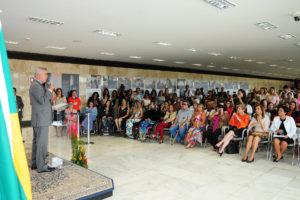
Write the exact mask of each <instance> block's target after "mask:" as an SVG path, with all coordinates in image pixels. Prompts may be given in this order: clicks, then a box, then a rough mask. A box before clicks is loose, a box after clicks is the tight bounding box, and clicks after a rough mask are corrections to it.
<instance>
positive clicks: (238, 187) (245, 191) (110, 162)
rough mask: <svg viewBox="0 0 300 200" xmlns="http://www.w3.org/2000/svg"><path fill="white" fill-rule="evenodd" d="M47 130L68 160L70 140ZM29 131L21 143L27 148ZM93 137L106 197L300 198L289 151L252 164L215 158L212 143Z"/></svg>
mask: <svg viewBox="0 0 300 200" xmlns="http://www.w3.org/2000/svg"><path fill="white" fill-rule="evenodd" d="M50 130H51V134H50V136H49V151H50V152H51V153H54V154H56V155H58V156H61V157H63V158H65V159H70V155H71V150H70V141H68V140H67V139H66V137H61V138H58V137H56V136H54V133H53V132H54V131H53V130H52V129H50ZM28 132H29V134H27V138H26V143H25V145H26V150H27V151H30V148H31V146H30V145H31V144H30V142H31V141H30V131H28ZM28 135H29V136H28ZM83 139H84V140H86V138H83ZM91 141H93V142H95V144H90V145H87V154H88V164H89V169H91V170H94V171H96V172H99V173H101V174H103V175H106V176H108V177H111V178H113V180H114V184H115V190H114V194H113V197H111V198H109V199H117V200H119V199H121V200H123V199H124V200H127V199H128V200H133V199H138V200H147V199H149V200H168V199H174V200H179V199H183V200H185V199H195V200H196V199H197V200H198V199H212V200H214V199H222V200H244V199H245V200H247V199H249V200H260V199H262V200H269V199H274V200H275V199H284V200H286V199H295V200H299V199H300V166H299V167H297V166H292V165H291V154H290V153H289V154H288V155H286V156H285V157H286V158H285V159H284V160H283V161H282V162H280V163H273V162H271V161H267V160H266V159H265V158H266V152H265V150H264V148H261V149H260V151H259V152H258V153H257V155H256V157H255V162H254V163H251V164H247V163H242V162H241V161H240V160H241V157H239V156H238V155H228V154H224V155H223V157H219V156H218V155H217V154H216V153H215V152H213V151H212V147H211V146H209V147H207V148H206V149H204V148H203V147H200V146H196V147H195V148H193V149H189V150H186V149H184V147H183V145H181V144H175V145H173V146H171V145H170V144H169V143H168V140H165V143H163V144H161V145H160V144H157V143H149V142H146V143H141V142H138V141H136V140H130V139H125V138H120V137H112V136H95V137H91Z"/></svg>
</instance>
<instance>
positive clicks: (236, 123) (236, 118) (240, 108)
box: [215, 104, 250, 156]
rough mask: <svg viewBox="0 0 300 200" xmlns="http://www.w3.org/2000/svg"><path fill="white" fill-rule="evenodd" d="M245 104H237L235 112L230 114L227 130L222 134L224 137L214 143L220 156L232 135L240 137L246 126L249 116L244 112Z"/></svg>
mask: <svg viewBox="0 0 300 200" xmlns="http://www.w3.org/2000/svg"><path fill="white" fill-rule="evenodd" d="M245 109H246V107H245V104H238V105H237V112H236V113H233V114H232V117H231V119H230V121H229V125H230V128H229V132H228V133H227V134H226V135H225V136H224V138H223V139H222V140H221V141H220V142H219V143H218V144H216V147H215V148H216V149H217V152H218V153H219V154H220V156H222V155H223V152H224V150H225V148H226V147H227V145H228V144H229V142H230V141H231V140H232V139H233V138H234V137H242V134H243V130H244V129H245V128H247V126H248V124H249V121H250V117H249V115H247V114H246V113H245Z"/></svg>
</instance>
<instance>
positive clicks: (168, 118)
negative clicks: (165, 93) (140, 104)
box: [151, 104, 177, 144]
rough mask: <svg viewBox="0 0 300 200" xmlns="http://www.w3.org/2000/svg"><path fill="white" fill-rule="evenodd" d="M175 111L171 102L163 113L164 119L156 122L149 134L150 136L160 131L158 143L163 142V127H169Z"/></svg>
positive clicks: (174, 116) (154, 135)
mask: <svg viewBox="0 0 300 200" xmlns="http://www.w3.org/2000/svg"><path fill="white" fill-rule="evenodd" d="M176 114H177V112H176V111H175V110H174V106H173V105H172V104H171V105H170V106H169V111H168V112H167V113H166V114H165V116H164V119H163V121H162V122H161V123H159V124H158V126H157V129H156V130H155V133H154V134H153V135H151V137H152V138H155V137H156V136H157V133H158V132H160V139H159V144H161V143H162V142H163V139H164V128H169V127H170V126H171V124H172V123H173V122H174V120H175V118H176Z"/></svg>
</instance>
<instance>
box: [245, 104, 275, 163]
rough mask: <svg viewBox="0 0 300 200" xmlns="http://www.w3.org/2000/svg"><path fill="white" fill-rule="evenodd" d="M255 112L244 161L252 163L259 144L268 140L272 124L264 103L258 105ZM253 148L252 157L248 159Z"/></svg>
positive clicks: (250, 126)
mask: <svg viewBox="0 0 300 200" xmlns="http://www.w3.org/2000/svg"><path fill="white" fill-rule="evenodd" d="M254 110H255V114H254V116H253V118H252V119H251V122H250V123H249V126H248V129H249V133H250V135H249V137H248V141H247V146H246V151H245V154H244V157H243V159H242V162H247V163H251V162H253V161H254V155H255V152H256V149H257V147H258V144H259V142H260V141H261V140H263V139H264V140H266V139H267V138H268V136H269V132H268V130H269V126H270V118H269V117H268V115H266V114H265V109H264V107H263V106H262V105H256V106H255V107H254ZM251 148H252V152H251V155H250V158H249V159H248V154H249V151H250V149H251Z"/></svg>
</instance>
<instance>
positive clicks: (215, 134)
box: [205, 104, 230, 150]
mask: <svg viewBox="0 0 300 200" xmlns="http://www.w3.org/2000/svg"><path fill="white" fill-rule="evenodd" d="M229 118H230V117H229V114H228V112H227V111H225V110H224V106H223V105H221V104H219V105H218V106H217V111H216V112H214V113H213V114H212V115H211V116H209V117H208V120H209V121H210V125H209V127H208V130H206V132H205V135H206V138H207V139H208V142H209V143H210V144H211V145H212V146H213V147H214V150H216V149H215V145H216V144H217V143H218V138H219V136H220V135H221V133H222V127H223V126H227V125H228V122H229Z"/></svg>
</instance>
